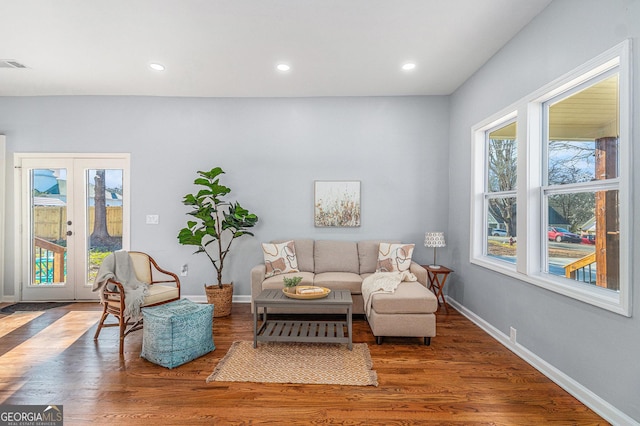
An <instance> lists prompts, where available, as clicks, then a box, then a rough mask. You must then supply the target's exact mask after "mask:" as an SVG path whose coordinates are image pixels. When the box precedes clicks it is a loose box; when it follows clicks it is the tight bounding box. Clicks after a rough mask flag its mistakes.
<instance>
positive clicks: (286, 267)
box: [262, 241, 298, 277]
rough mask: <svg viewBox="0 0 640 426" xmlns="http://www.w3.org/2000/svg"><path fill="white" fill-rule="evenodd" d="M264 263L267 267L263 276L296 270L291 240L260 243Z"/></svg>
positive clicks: (296, 261)
mask: <svg viewBox="0 0 640 426" xmlns="http://www.w3.org/2000/svg"><path fill="white" fill-rule="evenodd" d="M262 253H263V255H264V264H265V266H266V268H267V270H266V272H265V275H264V276H265V277H273V276H274V275H280V274H286V273H289V272H298V260H297V258H296V248H295V245H294V243H293V241H285V242H284V243H279V244H276V243H262Z"/></svg>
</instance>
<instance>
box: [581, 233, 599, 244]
mask: <svg viewBox="0 0 640 426" xmlns="http://www.w3.org/2000/svg"><path fill="white" fill-rule="evenodd" d="M595 243H596V236H595V235H591V234H589V235H583V236H582V244H595Z"/></svg>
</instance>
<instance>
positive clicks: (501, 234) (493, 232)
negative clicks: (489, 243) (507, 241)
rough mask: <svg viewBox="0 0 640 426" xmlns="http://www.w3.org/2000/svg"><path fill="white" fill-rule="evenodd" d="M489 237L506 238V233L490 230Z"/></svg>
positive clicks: (500, 230) (501, 230)
mask: <svg viewBox="0 0 640 426" xmlns="http://www.w3.org/2000/svg"><path fill="white" fill-rule="evenodd" d="M491 236H492V237H506V236H507V231H505V230H504V229H497V228H496V229H492V230H491Z"/></svg>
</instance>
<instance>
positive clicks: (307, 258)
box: [271, 239, 314, 272]
mask: <svg viewBox="0 0 640 426" xmlns="http://www.w3.org/2000/svg"><path fill="white" fill-rule="evenodd" d="M286 241H288V240H273V241H271V242H272V243H283V242H286ZM293 244H294V246H295V248H296V259H297V260H298V270H300V271H303V272H313V271H314V267H313V245H314V240H308V239H302V240H293Z"/></svg>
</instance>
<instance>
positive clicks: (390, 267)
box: [376, 243, 415, 272]
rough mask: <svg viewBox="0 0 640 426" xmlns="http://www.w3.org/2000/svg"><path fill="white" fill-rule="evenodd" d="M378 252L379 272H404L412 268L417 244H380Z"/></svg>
mask: <svg viewBox="0 0 640 426" xmlns="http://www.w3.org/2000/svg"><path fill="white" fill-rule="evenodd" d="M379 247H380V248H379V250H378V267H377V269H376V271H378V272H403V271H407V270H409V267H410V266H411V256H412V255H413V248H414V247H415V244H390V243H380V246H379Z"/></svg>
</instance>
